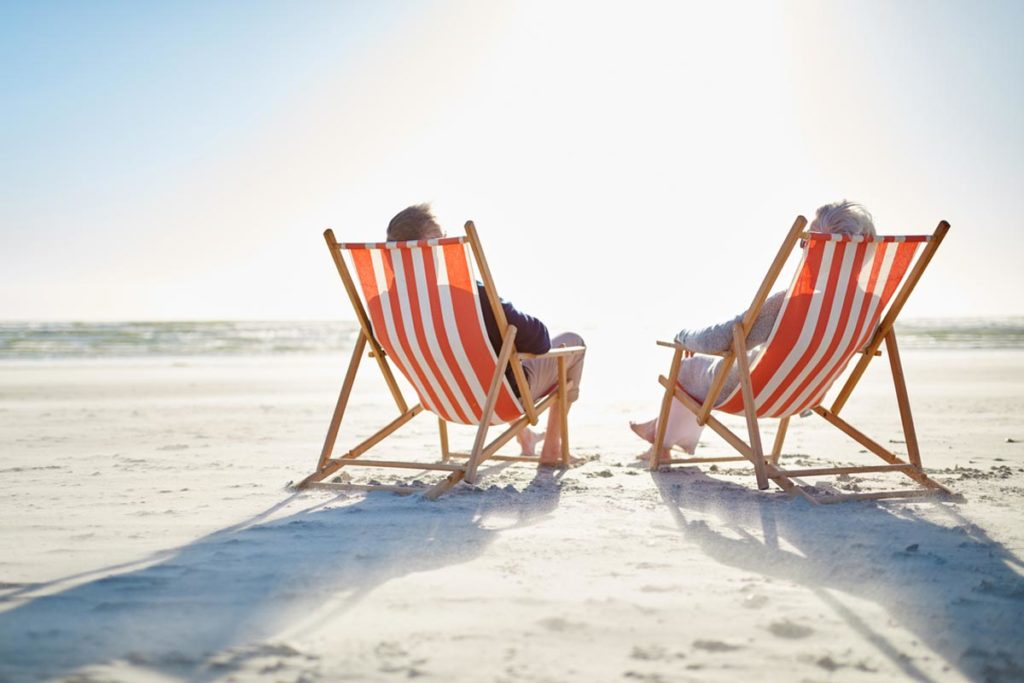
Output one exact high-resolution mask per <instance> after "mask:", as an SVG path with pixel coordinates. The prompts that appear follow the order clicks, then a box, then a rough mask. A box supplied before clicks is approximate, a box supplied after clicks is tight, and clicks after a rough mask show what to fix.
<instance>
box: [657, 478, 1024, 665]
mask: <svg viewBox="0 0 1024 683" xmlns="http://www.w3.org/2000/svg"><path fill="white" fill-rule="evenodd" d="M653 478H654V481H655V484H656V485H657V487H658V490H659V493H660V494H661V497H662V499H663V500H664V502H665V503H666V505H667V506H668V508H669V510H670V512H671V513H672V515H673V517H674V518H675V521H676V523H677V524H678V526H679V528H680V529H681V530H682V532H683V535H684V536H685V537H686V539H688V540H690V541H692V542H695V543H697V545H699V546H700V548H701V549H702V550H703V551H704V552H705V553H706V554H707V555H708V556H709V557H711V558H713V559H714V560H716V561H718V562H721V563H722V564H725V565H728V566H731V567H735V568H738V569H742V570H744V571H747V572H751V573H756V574H761V575H763V576H766V577H771V578H777V579H779V580H782V581H788V582H793V583H797V584H800V585H802V586H804V587H806V588H808V589H810V590H811V591H813V592H814V593H815V595H816V596H818V597H819V598H820V600H821V601H822V602H823V603H824V604H826V605H827V606H829V608H831V609H832V610H833V611H834V612H835V614H836V615H837V616H839V617H840V618H841V619H842V620H844V621H845V622H846V623H847V625H849V626H850V627H851V628H852V629H853V630H854V631H856V632H857V633H858V634H859V635H860V636H861V637H862V638H864V639H865V640H867V641H869V642H870V643H871V644H872V645H873V646H874V647H875V648H876V649H877V651H878V653H879V654H880V655H881V656H883V657H885V658H886V659H888V660H889V661H890V662H892V663H893V664H894V665H895V666H896V667H897V668H898V669H899V670H900V671H901V672H902V674H903V675H904V676H906V677H907V678H909V679H912V680H918V681H930V680H933V678H932V677H931V676H930V675H929V674H927V673H925V672H924V671H922V670H921V669H920V668H919V667H918V666H916V665H915V663H914V660H913V659H912V657H911V656H910V655H909V654H908V653H905V652H902V651H901V650H900V648H899V647H898V646H896V645H894V644H893V643H891V642H889V640H887V638H886V636H885V635H884V633H882V632H880V631H879V630H877V629H876V628H875V627H874V625H873V624H872V623H870V622H868V621H865V620H864V619H862V618H861V617H860V616H858V614H857V613H856V612H855V610H853V609H851V608H849V607H847V606H846V605H845V604H844V601H843V600H841V599H840V598H839V597H837V596H836V595H835V594H833V591H839V592H841V593H845V594H847V595H850V596H854V597H856V598H859V599H864V600H870V601H872V602H874V603H876V604H878V605H880V606H882V607H883V608H884V609H885V610H886V612H887V613H888V615H889V618H890V619H891V620H892V621H893V622H896V623H898V624H899V625H901V626H902V627H904V628H905V629H906V630H908V631H909V632H911V633H913V634H914V636H915V637H916V638H917V639H919V642H921V643H922V644H924V645H926V646H927V647H928V649H929V650H931V651H932V652H933V653H936V654H937V655H939V656H940V657H942V658H943V659H944V660H945V661H946V663H947V664H948V665H949V666H950V667H951V668H953V669H956V670H958V671H959V672H960V673H961V674H963V675H964V676H966V677H967V678H969V679H971V680H984V681H1010V680H1014V681H1020V680H1024V660H1022V658H1021V653H1024V579H1022V578H1021V572H1022V570H1024V564H1022V562H1021V559H1020V558H1018V557H1016V556H1015V555H1014V554H1013V553H1011V552H1010V551H1009V550H1008V549H1006V548H1005V547H1004V546H1003V545H1001V544H1000V543H998V542H996V541H994V540H992V539H991V538H989V536H988V535H987V534H986V533H985V531H984V530H983V529H981V528H980V527H978V526H977V525H975V524H972V523H970V522H969V521H967V520H966V519H964V518H963V517H961V516H959V514H958V513H957V512H956V511H955V510H954V509H953V508H952V507H951V506H948V505H945V504H943V503H934V504H933V505H936V506H938V507H939V511H940V514H944V515H945V516H947V518H948V519H949V520H950V522H951V526H944V525H942V524H938V523H936V522H933V521H930V520H928V519H925V517H924V516H922V515H921V510H920V508H916V507H914V506H909V505H899V506H896V507H890V506H887V505H883V504H877V503H866V502H865V503H847V504H842V505H834V506H822V507H817V508H812V507H811V506H810V505H809V504H807V503H806V502H804V501H802V500H795V499H791V498H789V497H788V496H786V495H785V494H782V493H779V494H763V493H758V492H754V491H752V490H751V489H750V488H748V487H746V486H742V485H739V484H734V483H731V482H727V481H723V480H720V479H715V478H713V477H710V476H708V475H706V474H704V473H703V472H701V471H700V470H698V469H696V468H689V469H685V470H675V471H671V472H659V473H654V474H653ZM915 505H919V504H915ZM709 520H710V521H711V523H709ZM723 532H727V533H723ZM787 548H792V549H793V550H790V549H787Z"/></svg>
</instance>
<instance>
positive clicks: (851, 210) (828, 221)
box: [811, 199, 875, 237]
mask: <svg viewBox="0 0 1024 683" xmlns="http://www.w3.org/2000/svg"><path fill="white" fill-rule="evenodd" d="M811 232H825V233H831V234H840V235H864V236H866V237H874V236H875V223H874V221H873V220H872V218H871V214H870V213H868V210H867V209H865V208H864V207H863V206H861V205H860V204H856V203H854V202H850V201H847V200H845V199H844V200H843V201H841V202H832V203H831V204H826V205H825V206H822V207H819V208H818V210H817V211H816V212H815V215H814V220H813V221H811Z"/></svg>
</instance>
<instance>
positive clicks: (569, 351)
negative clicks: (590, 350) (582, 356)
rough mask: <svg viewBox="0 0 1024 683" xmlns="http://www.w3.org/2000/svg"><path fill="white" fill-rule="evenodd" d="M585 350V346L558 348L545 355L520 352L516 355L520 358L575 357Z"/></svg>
mask: <svg viewBox="0 0 1024 683" xmlns="http://www.w3.org/2000/svg"><path fill="white" fill-rule="evenodd" d="M586 350H587V347H585V346H559V347H558V348H557V349H551V350H550V351H548V352H547V353H526V352H525V351H520V352H519V353H518V354H517V355H518V356H519V357H520V358H557V357H558V356H575V355H576V354H578V353H584V352H585V351H586Z"/></svg>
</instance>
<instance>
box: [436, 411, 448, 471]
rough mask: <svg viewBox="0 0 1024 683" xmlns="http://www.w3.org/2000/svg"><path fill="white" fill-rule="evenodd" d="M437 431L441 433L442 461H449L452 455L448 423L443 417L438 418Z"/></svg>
mask: <svg viewBox="0 0 1024 683" xmlns="http://www.w3.org/2000/svg"><path fill="white" fill-rule="evenodd" d="M437 431H438V433H439V434H440V435H441V462H448V458H449V457H451V456H450V455H449V453H450V452H451V451H450V450H449V449H448V423H447V422H445V421H444V420H443V419H442V418H440V417H439V418H437Z"/></svg>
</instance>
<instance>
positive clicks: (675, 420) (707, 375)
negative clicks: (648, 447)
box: [629, 356, 716, 459]
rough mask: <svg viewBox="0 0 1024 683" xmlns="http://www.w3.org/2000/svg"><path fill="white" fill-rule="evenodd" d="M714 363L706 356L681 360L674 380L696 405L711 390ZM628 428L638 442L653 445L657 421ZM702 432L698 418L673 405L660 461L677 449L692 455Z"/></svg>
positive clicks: (686, 409)
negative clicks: (691, 397) (640, 440)
mask: <svg viewBox="0 0 1024 683" xmlns="http://www.w3.org/2000/svg"><path fill="white" fill-rule="evenodd" d="M715 361H716V359H714V358H711V357H709V356H693V357H691V358H684V359H683V362H682V363H681V364H680V366H679V375H678V376H677V377H678V380H679V383H680V384H681V385H682V386H683V388H684V389H685V390H686V392H687V393H688V394H690V395H691V396H693V397H694V398H696V399H697V400H698V401H701V400H703V399H704V396H706V395H707V392H708V389H709V387H710V386H711V380H712V379H713V378H714V370H715ZM629 427H630V429H632V430H633V432H634V433H635V434H636V435H637V436H639V437H640V438H641V439H643V440H645V441H647V442H648V443H650V444H652V445H653V444H654V437H655V435H656V433H657V428H658V419H657V418H654V419H652V420H648V421H647V422H630V423H629ZM701 431H703V428H702V427H701V426H700V425H699V424H697V416H696V415H694V414H693V413H692V412H691V411H690V410H689V409H688V408H687V407H686V406H684V405H683V404H682V403H680V402H679V401H672V406H671V408H669V412H668V419H667V420H666V423H665V440H664V445H665V448H664V449H662V453H661V458H662V459H668V457H669V455H668V451H669V449H670V448H672V446H679V447H680V448H682V449H683V450H684V451H686V452H687V453H689V454H690V455H693V452H694V450H695V449H696V447H697V441H698V439H699V438H700V434H701Z"/></svg>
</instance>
